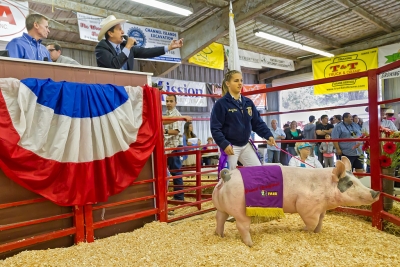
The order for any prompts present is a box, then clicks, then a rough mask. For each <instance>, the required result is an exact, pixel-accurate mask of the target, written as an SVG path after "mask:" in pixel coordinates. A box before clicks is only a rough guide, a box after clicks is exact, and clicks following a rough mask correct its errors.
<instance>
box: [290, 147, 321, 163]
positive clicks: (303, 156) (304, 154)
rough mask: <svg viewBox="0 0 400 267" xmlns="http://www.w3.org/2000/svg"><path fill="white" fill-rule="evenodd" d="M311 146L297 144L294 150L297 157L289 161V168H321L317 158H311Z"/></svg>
mask: <svg viewBox="0 0 400 267" xmlns="http://www.w3.org/2000/svg"><path fill="white" fill-rule="evenodd" d="M311 147H312V146H311V145H310V143H304V142H297V143H296V145H295V150H296V153H297V155H298V157H292V159H291V160H290V161H289V166H292V167H303V168H322V165H321V162H319V160H318V158H315V157H311V156H310V153H311Z"/></svg>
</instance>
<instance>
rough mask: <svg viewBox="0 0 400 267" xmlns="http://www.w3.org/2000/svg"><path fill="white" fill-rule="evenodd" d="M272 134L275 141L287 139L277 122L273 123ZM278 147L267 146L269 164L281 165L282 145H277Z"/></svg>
mask: <svg viewBox="0 0 400 267" xmlns="http://www.w3.org/2000/svg"><path fill="white" fill-rule="evenodd" d="M271 132H272V134H273V135H274V139H275V140H278V139H279V140H283V139H285V138H286V134H285V132H284V131H283V130H282V129H281V128H278V122H277V121H276V120H272V121H271ZM277 146H278V147H275V146H269V145H268V146H267V153H268V163H280V153H281V150H280V148H281V143H277Z"/></svg>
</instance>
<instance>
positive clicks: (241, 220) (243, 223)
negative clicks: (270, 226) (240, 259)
mask: <svg viewBox="0 0 400 267" xmlns="http://www.w3.org/2000/svg"><path fill="white" fill-rule="evenodd" d="M235 219H236V228H237V229H238V231H239V233H240V236H241V237H242V240H243V243H245V244H246V245H247V246H249V247H252V246H253V240H251V235H250V223H251V219H250V217H247V216H246V215H244V214H243V216H239V217H238V218H235Z"/></svg>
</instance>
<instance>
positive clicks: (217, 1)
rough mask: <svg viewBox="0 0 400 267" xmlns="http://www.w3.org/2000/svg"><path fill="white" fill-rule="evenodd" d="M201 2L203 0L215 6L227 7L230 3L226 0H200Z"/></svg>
mask: <svg viewBox="0 0 400 267" xmlns="http://www.w3.org/2000/svg"><path fill="white" fill-rule="evenodd" d="M199 2H203V3H206V4H209V5H210V6H215V7H226V6H227V5H229V2H228V1H224V0H199Z"/></svg>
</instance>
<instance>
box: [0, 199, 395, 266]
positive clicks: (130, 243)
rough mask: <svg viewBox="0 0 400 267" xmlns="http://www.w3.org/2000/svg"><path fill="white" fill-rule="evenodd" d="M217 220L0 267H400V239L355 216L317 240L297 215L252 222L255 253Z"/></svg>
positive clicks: (28, 255) (331, 218)
mask: <svg viewBox="0 0 400 267" xmlns="http://www.w3.org/2000/svg"><path fill="white" fill-rule="evenodd" d="M209 205H212V204H211V203H207V204H206V205H205V206H209ZM205 208H206V207H205ZM188 209H189V208H188ZM191 209H192V208H191ZM181 212H183V211H181ZM179 213H180V212H179ZM177 215H178V214H177ZM177 215H176V216H177ZM214 216H215V212H210V213H207V214H203V215H199V216H195V217H191V218H188V219H185V220H182V221H178V222H174V223H170V224H166V223H160V222H152V223H149V224H146V225H145V226H144V227H143V228H140V229H137V230H135V231H133V232H131V233H123V234H118V235H116V236H113V237H109V238H104V239H100V240H96V241H95V242H94V243H90V244H87V243H82V244H79V245H76V246H73V247H69V248H58V249H49V250H43V251H25V252H22V253H20V254H18V255H16V256H14V257H11V258H8V259H6V260H4V261H0V266H1V267H3V266H7V267H11V266H24V267H28V266H57V267H63V266H74V267H75V266H107V267H111V266H146V267H147V266H163V267H164V266H291V267H292V266H335V267H336V266H360V267H361V266H363V267H364V266H400V238H399V237H396V236H393V235H390V234H388V233H385V232H382V231H379V230H377V229H375V228H372V227H371V223H370V222H366V221H365V220H362V219H359V218H355V217H352V216H346V215H338V214H335V213H328V214H327V215H326V216H325V219H324V225H323V229H322V232H321V233H319V234H314V233H308V232H304V231H302V230H301V229H302V228H303V226H304V225H303V222H302V220H301V218H300V217H299V216H298V215H297V214H287V215H286V218H284V219H281V220H279V221H270V222H266V223H261V224H252V225H251V234H252V238H253V241H254V246H253V247H252V248H249V247H247V246H245V245H244V244H243V243H242V242H241V240H240V236H239V233H238V231H237V230H236V227H235V223H230V222H227V223H226V224H225V237H224V238H220V237H218V236H216V235H214V230H215V218H214Z"/></svg>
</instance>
